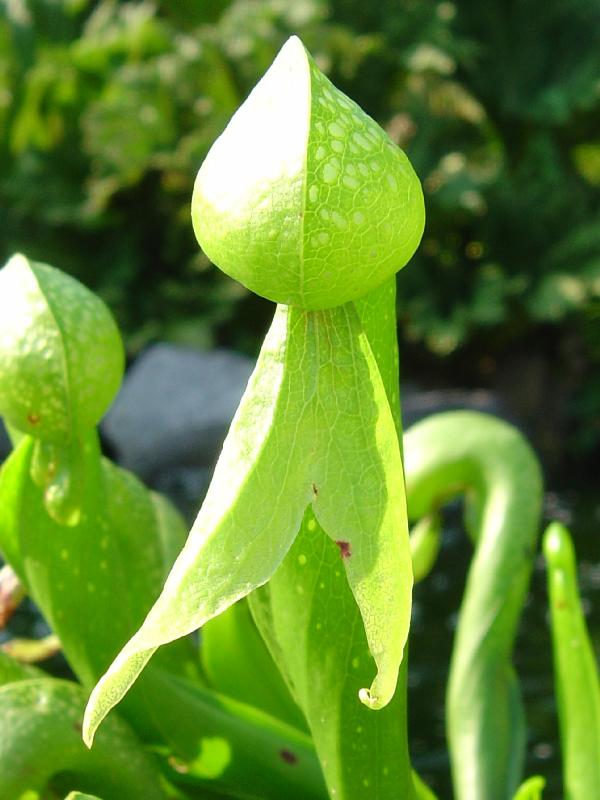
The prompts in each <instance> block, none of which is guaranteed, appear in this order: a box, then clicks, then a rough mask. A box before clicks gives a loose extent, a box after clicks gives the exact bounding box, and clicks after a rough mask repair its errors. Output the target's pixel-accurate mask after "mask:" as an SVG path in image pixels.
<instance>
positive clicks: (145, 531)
mask: <svg viewBox="0 0 600 800" xmlns="http://www.w3.org/2000/svg"><path fill="white" fill-rule="evenodd" d="M34 450H35V442H34V441H33V440H32V439H31V438H30V437H26V438H25V439H24V440H23V441H22V442H21V443H20V445H19V446H18V447H17V449H16V450H15V451H13V453H12V454H11V456H10V457H9V459H8V460H7V461H6V463H5V464H4V466H3V469H2V471H1V472H0V550H1V551H2V553H3V554H4V556H5V558H6V559H7V560H8V561H9V563H10V564H11V565H12V566H13V568H14V569H15V571H16V572H17V574H18V575H19V577H20V579H21V580H22V581H23V583H24V585H25V587H26V588H27V591H28V593H29V594H30V595H31V597H32V598H33V600H34V601H35V602H36V603H37V605H38V606H39V607H40V608H41V610H42V612H43V614H44V616H45V618H46V619H47V620H48V623H49V624H50V626H51V627H52V629H53V631H55V632H56V633H57V634H58V636H59V638H60V640H61V644H62V647H63V650H64V653H65V655H66V657H67V660H68V661H69V663H70V665H71V667H72V668H73V670H74V671H75V672H76V674H77V676H78V678H79V679H80V680H81V682H82V683H83V685H84V686H86V687H88V688H91V686H93V685H94V683H95V682H96V680H97V679H98V676H99V675H101V674H102V672H103V671H104V670H105V669H106V667H107V665H108V664H109V663H110V661H111V660H112V659H113V658H114V655H115V653H116V652H117V651H118V649H119V647H120V646H121V645H122V644H123V642H124V641H126V640H127V638H128V637H129V636H130V635H131V634H132V633H133V632H134V631H135V629H136V628H137V626H139V624H140V623H141V621H142V620H143V617H144V613H145V611H146V609H147V606H148V605H149V604H150V603H151V602H152V600H153V599H154V598H155V597H156V595H157V594H158V592H159V591H160V587H161V586H162V583H163V581H164V577H165V575H166V573H167V571H168V569H169V567H170V566H171V564H172V560H173V558H174V552H176V551H177V550H178V549H179V547H180V546H181V543H182V542H183V539H184V533H185V529H184V526H183V523H182V522H181V520H180V519H179V518H178V517H176V516H175V512H174V511H172V510H168V511H165V508H164V507H163V504H164V501H161V500H157V499H156V498H153V496H152V495H151V494H150V493H149V492H148V491H147V490H146V489H145V488H144V487H143V486H142V485H141V484H140V483H139V482H138V481H137V480H136V479H135V478H134V477H133V476H132V475H130V474H128V473H126V472H124V471H123V470H121V469H118V468H117V467H115V466H113V465H111V464H110V463H109V462H107V461H105V460H103V459H101V457H100V454H99V449H98V442H97V437H96V434H95V433H90V434H89V435H88V436H87V437H86V438H85V442H84V449H83V454H82V457H83V459H84V469H85V473H86V475H87V480H86V485H85V494H84V497H83V504H82V510H83V513H82V517H81V521H80V523H79V524H77V525H74V526H68V527H67V526H64V525H60V524H59V523H57V522H56V521H55V520H54V519H52V518H51V517H50V516H49V515H48V513H47V508H46V504H45V501H44V497H43V492H42V490H41V489H40V488H39V487H38V486H36V485H35V484H34V483H33V481H32V480H31V477H30V475H31V460H32V458H33V453H34ZM167 521H168V525H165V523H166V522H167ZM160 663H162V665H163V667H164V668H167V669H169V670H171V671H174V672H179V673H181V674H190V675H192V674H194V671H195V666H194V664H195V654H194V652H193V648H192V647H191V645H190V643H188V642H179V643H178V644H177V645H176V646H175V648H174V649H171V650H170V649H169V648H167V649H165V651H164V653H162V654H161V657H160ZM153 705H154V701H153V699H152V698H150V697H148V696H147V695H146V692H145V690H144V688H143V687H141V688H140V691H139V692H138V693H137V697H133V698H132V701H131V706H130V708H129V710H128V709H127V708H124V712H125V714H126V715H129V716H130V718H131V720H132V722H133V723H134V724H135V725H136V726H137V727H138V730H139V731H140V732H141V734H142V735H143V736H150V737H151V738H159V739H160V738H161V734H160V733H159V729H160V727H161V726H162V724H163V723H162V721H159V723H160V724H159V725H158V727H157V720H156V718H155V715H154V708H153ZM173 716H175V712H174V715H173Z"/></svg>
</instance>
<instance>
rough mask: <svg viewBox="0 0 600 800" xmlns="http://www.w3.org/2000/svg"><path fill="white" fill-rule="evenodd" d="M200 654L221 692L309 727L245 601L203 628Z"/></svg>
mask: <svg viewBox="0 0 600 800" xmlns="http://www.w3.org/2000/svg"><path fill="white" fill-rule="evenodd" d="M200 652H201V656H202V666H203V669H204V673H205V674H206V676H207V678H208V680H209V682H210V685H211V686H212V687H214V688H215V689H216V690H217V691H218V692H221V693H222V694H225V695H228V696H229V697H232V698H234V699H235V700H240V701H242V702H244V703H247V704H248V705H252V706H256V707H257V708H259V709H261V710H262V711H265V712H267V713H268V714H271V715H272V716H274V717H276V718H278V719H281V720H283V721H284V722H288V723H289V724H290V725H295V726H296V727H298V728H300V729H305V728H306V721H305V720H304V717H303V716H302V712H301V711H300V709H299V708H298V706H297V705H296V703H295V702H294V700H293V699H292V697H291V696H290V693H289V690H288V688H287V686H286V684H285V682H284V680H283V678H282V677H281V674H280V673H279V670H278V669H277V667H276V666H275V664H274V663H273V659H272V658H271V656H270V654H269V651H268V650H267V648H266V647H265V644H264V642H263V640H262V638H261V636H260V634H259V632H258V630H257V629H256V625H255V623H254V620H253V619H252V616H251V614H250V610H249V608H248V604H247V603H246V601H245V600H240V601H239V602H238V603H235V604H234V605H232V606H231V607H230V608H228V609H227V611H224V612H223V613H222V614H219V616H218V617H214V618H213V619H211V620H210V621H209V622H208V623H207V624H206V625H204V627H203V628H202V646H201V650H200Z"/></svg>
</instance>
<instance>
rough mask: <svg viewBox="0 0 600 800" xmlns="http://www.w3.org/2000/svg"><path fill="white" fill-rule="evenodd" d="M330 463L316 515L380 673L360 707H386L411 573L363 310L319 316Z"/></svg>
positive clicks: (321, 417) (396, 462) (391, 429)
mask: <svg viewBox="0 0 600 800" xmlns="http://www.w3.org/2000/svg"><path fill="white" fill-rule="evenodd" d="M315 321H316V323H317V324H316V325H315V332H314V336H315V338H316V340H317V348H318V349H317V358H318V363H319V373H318V387H319V389H318V398H317V404H318V406H317V414H316V420H315V424H316V426H317V427H318V431H317V435H318V436H319V439H320V442H319V445H320V448H319V449H320V451H321V452H323V456H322V457H321V458H320V459H319V460H318V461H317V462H316V465H315V466H316V469H315V470H314V471H313V472H312V476H313V484H312V487H313V493H314V498H313V501H312V508H313V512H314V515H315V517H316V519H317V521H318V522H319V523H320V525H321V527H322V528H323V530H324V531H325V532H326V533H327V535H328V536H329V537H330V538H331V539H332V540H333V541H334V542H335V544H336V545H337V547H338V548H339V555H340V561H341V564H342V565H343V567H344V569H345V571H346V576H347V579H348V582H349V584H350V588H351V589H352V592H353V594H354V597H355V599H356V602H357V605H358V607H359V609H360V611H361V615H362V619H363V624H364V628H365V633H366V637H367V642H368V646H369V650H370V652H371V655H372V656H373V658H374V660H375V663H376V665H377V677H376V678H375V680H374V681H373V683H372V685H371V687H370V688H369V689H365V688H361V690H360V694H361V700H362V701H363V702H364V703H365V704H366V705H368V706H370V707H371V708H374V709H380V708H383V707H384V706H385V705H387V703H389V701H390V700H391V698H392V696H393V694H394V691H395V689H396V680H397V677H398V669H399V667H400V662H401V661H402V654H403V650H404V645H405V643H406V638H407V636H408V628H409V625H410V608H411V593H412V568H411V558H410V550H409V540H408V522H407V517H406V498H405V495H404V477H403V470H402V459H401V457H400V448H399V446H398V438H397V436H396V429H395V425H394V420H393V417H392V413H391V411H390V407H389V404H388V400H387V396H386V393H385V387H384V385H383V381H382V379H381V375H380V373H379V368H378V366H377V362H376V360H375V357H374V356H373V353H372V351H371V348H370V346H369V342H368V339H367V336H366V334H365V332H364V331H363V329H362V327H361V325H360V322H359V319H358V315H357V313H356V310H355V308H354V306H352V305H348V306H345V307H344V308H341V309H333V310H331V311H329V312H327V313H325V312H323V313H320V314H315Z"/></svg>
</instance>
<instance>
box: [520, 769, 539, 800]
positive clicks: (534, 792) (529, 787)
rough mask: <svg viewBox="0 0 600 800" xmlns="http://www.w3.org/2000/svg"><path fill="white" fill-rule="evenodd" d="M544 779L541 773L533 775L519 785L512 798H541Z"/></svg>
mask: <svg viewBox="0 0 600 800" xmlns="http://www.w3.org/2000/svg"><path fill="white" fill-rule="evenodd" d="M545 785H546V781H545V779H544V778H542V776H541V775H534V776H533V777H531V778H527V780H526V781H525V782H524V783H522V784H521V786H519V788H518V789H517V792H516V794H515V796H514V797H513V800H542V793H543V791H544V787H545Z"/></svg>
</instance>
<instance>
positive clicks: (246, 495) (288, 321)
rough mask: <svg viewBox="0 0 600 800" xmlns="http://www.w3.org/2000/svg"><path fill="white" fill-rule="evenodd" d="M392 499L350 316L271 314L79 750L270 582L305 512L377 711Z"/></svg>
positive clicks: (401, 520)
mask: <svg viewBox="0 0 600 800" xmlns="http://www.w3.org/2000/svg"><path fill="white" fill-rule="evenodd" d="M354 484H355V485H354ZM361 486H362V491H361ZM348 492H351V493H352V497H351V500H350V502H347V495H348ZM402 492H403V481H402V467H401V461H400V452H399V447H398V440H397V434H396V428H395V425H394V420H393V417H392V414H391V411H390V407H389V404H388V400H387V396H386V393H385V389H384V386H383V383H382V380H381V376H380V375H379V372H378V367H377V363H376V361H375V358H374V356H373V354H372V351H371V349H370V346H369V343H368V341H367V339H366V336H365V334H364V331H363V330H362V327H361V325H360V322H359V319H358V315H357V312H356V310H355V309H354V307H353V306H352V305H350V304H349V305H347V306H344V307H342V308H336V309H331V310H328V311H323V312H318V313H316V312H303V311H300V310H298V309H293V308H290V307H286V306H279V307H278V310H277V313H276V316H275V320H274V322H273V325H272V327H271V330H270V331H269V334H268V336H267V338H266V340H265V344H264V346H263V350H262V352H261V356H260V358H259V361H258V364H257V367H256V370H255V372H254V375H253V377H252V379H251V381H250V384H249V386H248V389H247V391H246V394H245V395H244V398H243V399H242V402H241V404H240V408H239V409H238V412H237V414H236V417H235V419H234V422H233V424H232V427H231V430H230V433H229V435H228V437H227V440H226V442H225V445H224V448H223V453H222V455H221V458H220V459H219V463H218V465H217V468H216V471H215V475H214V478H213V481H212V483H211V486H210V488H209V491H208V495H207V498H206V500H205V503H204V505H203V507H202V508H201V510H200V512H199V514H198V517H197V519H196V522H195V523H194V527H193V528H192V532H191V534H190V536H189V538H188V541H187V543H186V546H185V548H184V550H183V551H182V553H181V555H180V556H179V558H178V560H177V562H176V563H175V566H174V568H173V570H172V572H171V574H170V576H169V578H168V580H167V583H166V585H165V588H164V590H163V593H162V595H161V597H160V598H159V600H158V601H157V603H156V604H155V606H154V607H153V609H152V610H151V611H150V613H149V615H148V617H147V618H146V621H145V622H144V624H143V626H142V628H141V629H140V630H139V631H138V633H137V634H136V635H135V636H134V638H133V639H132V640H131V641H130V642H129V643H128V644H127V646H126V647H125V648H124V650H123V651H122V652H121V653H120V654H119V656H118V657H117V659H116V660H115V661H114V663H113V664H112V666H111V667H110V669H109V670H108V672H107V673H106V675H105V676H104V677H103V678H102V680H101V681H100V683H99V684H98V686H97V687H96V689H95V690H94V692H93V693H92V697H91V698H90V704H89V707H88V710H87V713H86V720H85V726H84V732H85V735H86V737H87V740H88V741H90V740H91V737H92V736H93V731H94V730H95V728H96V727H97V725H98V724H99V723H100V721H101V720H102V718H103V716H104V715H105V714H106V713H107V712H108V710H109V709H110V708H111V707H112V706H113V705H115V703H117V702H118V701H119V699H120V698H121V697H122V696H123V694H124V693H125V692H126V691H127V689H128V688H129V686H131V684H132V683H133V682H134V681H135V679H136V678H137V676H138V674H139V673H140V671H141V670H142V669H143V667H144V666H145V664H146V663H147V661H148V660H149V658H150V657H151V656H152V654H153V652H154V651H155V649H156V648H157V647H159V646H160V645H161V644H164V643H166V642H169V641H172V640H173V639H175V638H176V637H178V636H182V635H184V634H185V633H189V632H190V631H192V630H194V629H196V628H198V627H200V626H201V625H203V624H204V623H205V622H207V621H208V620H209V619H211V618H212V617H214V616H216V615H217V614H219V613H220V612H221V611H223V610H225V609H226V608H227V607H228V606H230V605H231V604H232V603H234V602H235V601H236V600H238V599H240V598H241V597H243V596H245V595H247V594H248V593H249V592H251V591H252V590H253V589H255V588H257V587H258V586H261V585H262V584H264V583H265V582H266V581H267V580H268V579H269V578H270V577H271V576H272V575H273V573H274V572H275V570H276V569H277V567H278V566H279V564H280V563H281V561H282V560H283V558H284V556H285V555H286V553H287V552H288V550H289V548H290V546H291V545H292V543H293V541H294V539H295V537H296V534H297V532H298V529H299V527H300V522H301V520H302V517H303V514H304V511H305V509H306V507H307V506H308V505H309V503H311V502H312V504H313V507H314V509H315V513H316V514H317V515H319V516H321V517H322V522H323V523H324V525H325V526H326V531H327V534H328V536H329V537H330V538H332V539H333V540H335V541H336V542H337V543H338V547H339V549H340V556H341V560H342V564H343V565H344V567H345V570H346V575H347V580H348V582H349V584H350V586H351V588H352V592H353V594H354V597H355V599H356V602H357V604H358V606H359V609H360V612H361V615H362V620H363V624H364V626H365V631H366V635H367V639H368V643H369V647H370V649H371V652H372V654H373V657H374V659H375V663H376V666H377V676H376V678H375V682H374V683H373V685H372V686H371V688H370V689H368V688H367V687H358V688H361V689H362V690H363V691H362V695H361V698H362V699H363V701H364V702H366V703H367V704H369V705H370V706H371V707H373V708H381V707H383V706H384V705H386V704H387V703H388V702H389V700H390V699H391V697H392V695H393V692H394V689H395V686H396V679H397V675H398V669H399V665H400V661H401V659H402V652H403V647H404V643H405V641H406V637H407V634H408V625H409V617H410V596H411V588H412V578H411V572H410V553H409V549H408V532H407V524H406V511H405V503H404V496H403V493H402Z"/></svg>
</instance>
